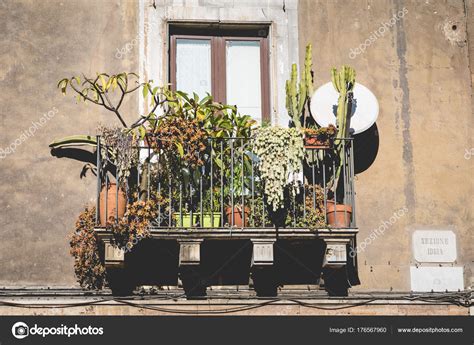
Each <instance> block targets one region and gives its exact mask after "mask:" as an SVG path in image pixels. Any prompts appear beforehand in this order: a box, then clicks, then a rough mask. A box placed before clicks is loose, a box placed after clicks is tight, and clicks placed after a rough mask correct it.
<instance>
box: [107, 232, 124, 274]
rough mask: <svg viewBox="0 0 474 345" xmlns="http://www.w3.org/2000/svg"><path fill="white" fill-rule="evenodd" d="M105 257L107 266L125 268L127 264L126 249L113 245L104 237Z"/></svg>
mask: <svg viewBox="0 0 474 345" xmlns="http://www.w3.org/2000/svg"><path fill="white" fill-rule="evenodd" d="M104 257H105V260H104V261H105V267H106V268H123V267H124V266H125V251H124V250H123V249H122V248H118V247H116V246H114V245H112V243H111V242H110V240H108V239H104Z"/></svg>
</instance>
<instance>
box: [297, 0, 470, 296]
mask: <svg viewBox="0 0 474 345" xmlns="http://www.w3.org/2000/svg"><path fill="white" fill-rule="evenodd" d="M470 3H471V5H472V2H470ZM299 4H300V7H299V29H300V32H299V38H300V59H301V57H302V54H303V49H304V46H305V44H306V43H312V44H313V54H314V58H313V59H314V70H315V77H316V86H320V85H322V84H323V83H325V82H327V81H329V80H330V74H329V70H330V68H331V67H332V66H337V67H339V66H340V65H342V64H349V65H351V66H353V67H354V68H355V69H356V71H357V78H356V79H357V81H359V82H360V83H362V84H364V85H366V86H367V87H369V88H370V89H371V90H372V91H373V92H374V94H375V95H376V96H377V98H378V101H379V103H380V114H379V118H378V121H377V127H378V134H379V141H380V144H379V148H378V155H377V157H376V159H375V162H374V163H373V164H372V166H370V167H369V168H368V169H367V170H366V171H365V172H363V173H361V174H359V175H358V178H357V181H356V191H357V199H356V202H357V219H358V226H359V227H360V234H359V236H358V240H359V243H361V242H362V241H364V239H365V238H368V237H369V236H370V234H371V233H372V232H373V230H374V229H377V228H378V227H379V226H380V224H381V222H382V221H388V220H389V219H390V217H391V216H392V215H393V213H394V212H395V211H397V210H399V209H401V208H403V207H406V208H407V210H408V211H407V212H406V214H405V215H404V216H402V217H400V219H399V220H397V221H396V222H395V223H394V224H393V225H392V226H390V227H389V228H388V230H386V231H385V233H384V234H383V236H379V237H377V238H376V239H375V240H373V241H371V243H370V244H369V245H367V247H366V248H365V250H364V251H363V252H361V253H359V254H360V255H359V273H360V279H361V281H362V285H361V286H360V287H358V289H372V290H391V289H394V290H408V289H410V270H409V266H411V265H414V264H415V263H414V261H413V256H412V243H411V236H412V232H413V231H414V230H416V229H443V230H444V229H451V230H453V231H454V232H455V233H456V236H457V247H458V253H457V254H458V260H457V262H456V263H455V264H454V265H455V266H464V270H465V286H466V287H468V286H469V285H470V282H471V276H472V260H473V250H472V249H473V247H472V243H473V236H472V231H473V227H472V221H473V216H472V211H473V207H474V203H473V202H472V193H473V191H474V190H473V181H472V178H473V161H474V160H473V159H472V158H471V159H470V160H467V159H465V158H464V154H465V150H466V149H470V148H472V147H473V142H472V134H473V133H472V121H473V116H472V112H471V80H470V79H471V78H470V76H471V71H470V68H469V61H470V59H469V49H468V42H467V41H466V40H467V36H466V15H465V3H464V1H462V0H458V1H432V0H429V1H416V0H413V1H403V0H400V1H395V0H393V1H392V0H381V1H379V0H377V1H344V0H340V1H339V0H332V1H319V0H302V1H300V3H299ZM404 9H406V10H405V13H406V14H405V15H402V16H400V17H401V18H399V19H397V20H396V23H395V25H393V26H390V25H388V26H386V28H387V30H386V31H385V33H384V34H383V35H380V36H379V37H378V38H376V39H375V40H373V41H372V42H371V41H368V42H367V43H368V46H367V47H364V48H365V49H364V51H363V52H361V53H359V54H358V52H357V51H356V50H355V49H356V48H358V47H359V45H360V44H363V43H364V42H365V41H366V39H369V38H370V35H371V34H372V33H373V32H374V31H376V30H378V29H379V28H380V27H381V25H382V23H383V22H389V21H390V18H391V17H392V16H393V15H394V14H396V13H397V12H399V11H403V10H404ZM402 13H403V12H402ZM308 28H311V30H309V29H308ZM454 29H455V30H454ZM471 29H472V27H471ZM383 31H384V30H380V32H383ZM473 35H474V33H472V34H471V35H470V37H471V38H472V37H473ZM351 52H352V54H351ZM365 144H367V143H365ZM365 144H364V145H365ZM363 150H365V147H364V148H363Z"/></svg>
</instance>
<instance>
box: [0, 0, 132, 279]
mask: <svg viewBox="0 0 474 345" xmlns="http://www.w3.org/2000/svg"><path fill="white" fill-rule="evenodd" d="M136 16H137V5H136V3H135V2H133V1H115V0H107V1H95V0H86V1H83V0H81V1H80V0H74V1H51V0H49V1H34V0H31V1H27V0H23V1H16V0H6V1H1V2H0V18H1V20H0V32H1V33H2V35H1V38H0V130H1V135H0V149H5V148H6V147H7V146H9V145H10V144H12V143H14V142H15V140H16V139H17V138H19V137H20V135H21V134H22V133H23V131H26V130H28V129H29V127H30V126H31V125H32V124H31V122H32V121H39V119H40V118H41V117H42V116H43V114H44V113H47V112H48V111H50V110H53V111H57V113H56V114H55V115H54V117H53V118H52V119H51V120H49V121H47V122H46V123H45V124H44V125H43V126H42V127H41V128H38V129H37V130H36V132H35V134H34V136H33V137H30V138H29V139H27V140H26V141H25V142H23V143H21V145H19V146H17V147H16V150H15V152H14V153H12V154H10V155H7V156H6V157H5V158H3V159H0V176H1V177H2V182H1V184H0V195H1V198H0V285H1V286H5V285H7V286H11V285H17V286H18V285H22V284H25V285H75V279H74V273H73V270H72V265H73V261H72V258H71V256H70V255H69V243H68V241H69V235H70V233H71V231H72V229H73V226H74V222H75V219H76V217H77V214H78V213H79V212H80V211H81V209H82V208H83V206H84V205H85V204H86V203H88V202H93V200H94V190H95V186H96V184H95V181H96V180H95V179H94V178H93V176H88V177H87V178H85V179H80V178H79V174H80V172H81V169H82V166H83V165H84V163H81V162H78V161H73V160H70V159H67V158H62V159H58V158H55V157H52V156H51V154H50V150H49V148H48V144H49V143H50V142H51V141H53V139H55V138H58V137H62V136H66V135H72V134H88V133H92V134H95V128H96V126H97V124H98V123H99V121H101V122H102V123H108V122H110V123H117V124H118V122H115V120H114V119H113V118H112V117H111V116H110V115H109V114H107V116H105V113H104V112H101V111H99V110H98V109H97V108H96V107H94V106H91V105H88V106H86V105H84V104H76V102H75V100H74V99H73V97H72V95H67V96H66V97H63V96H62V95H61V93H60V92H59V91H58V90H57V89H56V84H57V82H58V80H59V79H61V78H64V77H70V76H71V75H73V74H80V73H82V72H84V73H86V74H89V75H90V74H93V75H94V74H95V73H96V72H101V71H107V72H109V73H114V72H121V71H136V70H137V67H136V66H137V60H138V58H137V53H136V52H137V51H138V48H137V47H136V46H134V47H131V49H132V51H131V52H130V53H129V54H127V55H126V56H123V58H122V59H118V58H116V57H115V55H116V53H117V50H116V49H117V48H119V49H120V48H122V47H123V46H124V45H125V44H127V43H129V42H131V41H132V39H133V38H134V35H135V36H136V32H137V31H136V26H137V19H136ZM129 47H130V46H129ZM125 106H126V107H128V108H129V110H130V111H136V110H134V109H135V108H136V105H135V104H134V102H133V101H132V102H129V104H125ZM51 114H53V113H51ZM2 156H3V154H2Z"/></svg>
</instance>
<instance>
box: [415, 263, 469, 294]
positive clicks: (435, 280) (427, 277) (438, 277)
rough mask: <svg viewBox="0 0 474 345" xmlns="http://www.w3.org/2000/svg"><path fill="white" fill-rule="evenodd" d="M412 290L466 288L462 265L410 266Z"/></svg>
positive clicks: (454, 289) (428, 290) (427, 290)
mask: <svg viewBox="0 0 474 345" xmlns="http://www.w3.org/2000/svg"><path fill="white" fill-rule="evenodd" d="M410 278H411V290H412V291H419V292H430V291H432V290H433V291H439V292H442V291H446V290H447V291H458V290H461V291H462V290H464V278H463V268H462V267H418V268H417V267H415V266H411V267H410Z"/></svg>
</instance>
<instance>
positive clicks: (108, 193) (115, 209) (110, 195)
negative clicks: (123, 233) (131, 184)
mask: <svg viewBox="0 0 474 345" xmlns="http://www.w3.org/2000/svg"><path fill="white" fill-rule="evenodd" d="M106 198H107V215H106V213H105V200H106ZM126 204H127V197H126V195H125V192H124V191H123V190H122V189H120V190H119V191H118V204H117V184H116V183H109V186H108V188H107V190H106V189H105V185H103V186H102V190H101V191H100V197H99V205H100V225H101V226H105V225H106V223H107V222H110V220H111V219H113V220H115V216H116V215H117V213H118V217H119V218H122V217H123V215H124V214H125V205H126Z"/></svg>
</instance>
